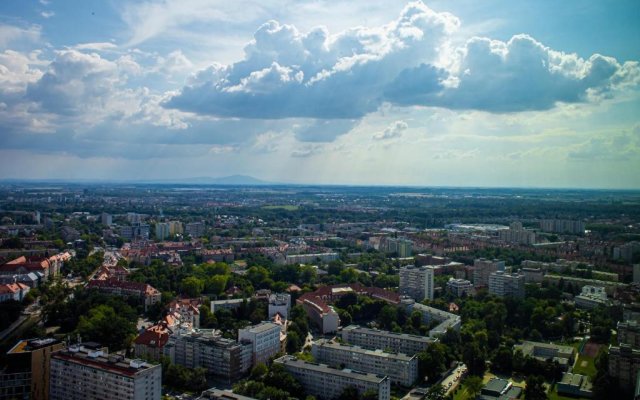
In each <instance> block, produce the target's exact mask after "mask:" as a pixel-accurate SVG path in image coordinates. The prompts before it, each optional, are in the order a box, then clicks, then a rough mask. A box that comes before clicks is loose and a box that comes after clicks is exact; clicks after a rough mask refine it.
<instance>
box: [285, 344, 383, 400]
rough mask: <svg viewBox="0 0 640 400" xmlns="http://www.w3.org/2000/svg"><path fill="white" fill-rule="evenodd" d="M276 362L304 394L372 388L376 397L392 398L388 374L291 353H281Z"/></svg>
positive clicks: (330, 396)
mask: <svg viewBox="0 0 640 400" xmlns="http://www.w3.org/2000/svg"><path fill="white" fill-rule="evenodd" d="M274 362H275V363H278V364H282V365H283V366H284V368H285V369H286V370H287V372H289V373H290V374H291V375H292V376H293V377H294V378H295V379H296V380H297V381H298V382H300V383H301V384H302V386H303V387H304V390H305V392H306V393H307V394H309V395H312V396H316V397H319V398H322V399H335V398H337V397H339V396H340V395H341V394H342V392H343V391H344V389H346V388H348V387H354V388H356V390H357V391H358V393H359V394H360V395H362V394H363V393H365V392H366V391H369V390H373V391H376V392H377V393H378V400H390V399H391V380H390V379H389V377H388V376H384V375H375V374H368V373H364V372H360V371H355V370H350V369H342V370H340V369H336V368H331V367H329V366H327V365H324V364H316V363H311V362H307V361H302V360H298V359H297V358H295V357H293V356H289V355H286V356H282V357H280V358H278V359H276V360H274Z"/></svg>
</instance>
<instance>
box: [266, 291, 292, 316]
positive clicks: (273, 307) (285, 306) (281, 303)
mask: <svg viewBox="0 0 640 400" xmlns="http://www.w3.org/2000/svg"><path fill="white" fill-rule="evenodd" d="M290 310H291V295H290V294H288V293H273V294H271V295H269V319H271V318H273V316H274V315H276V314H277V313H280V315H282V316H283V317H284V318H285V319H289V311H290Z"/></svg>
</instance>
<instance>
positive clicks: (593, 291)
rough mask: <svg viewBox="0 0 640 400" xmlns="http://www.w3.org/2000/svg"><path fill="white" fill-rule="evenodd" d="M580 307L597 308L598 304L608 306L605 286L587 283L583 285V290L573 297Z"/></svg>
mask: <svg viewBox="0 0 640 400" xmlns="http://www.w3.org/2000/svg"><path fill="white" fill-rule="evenodd" d="M573 300H574V301H575V303H576V307H578V308H586V309H591V308H596V307H598V306H608V305H609V304H610V302H609V299H608V298H607V292H606V291H605V288H604V287H600V286H591V285H586V286H583V287H582V292H580V294H579V295H577V296H576V297H575V298H574V299H573Z"/></svg>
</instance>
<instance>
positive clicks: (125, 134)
mask: <svg viewBox="0 0 640 400" xmlns="http://www.w3.org/2000/svg"><path fill="white" fill-rule="evenodd" d="M638 21H640V2H638V1H637V0H617V1H615V2H612V1H609V0H591V1H583V0H563V1H557V0H554V1H551V0H539V1H535V2H534V1H503V0H483V1H477V0H436V1H431V2H427V1H425V2H422V1H410V2H406V1H396V0H385V1H382V0H367V1H361V0H296V1H292V0H281V1H272V0H262V1H253V0H234V1H217V0H162V1H155V0H153V1H122V0H85V1H62V0H39V1H37V0H4V1H2V2H0V179H7V178H11V179H70V180H75V179H82V180H91V179H95V180H118V181H122V180H152V179H172V180H179V179H181V178H190V177H223V176H229V175H236V174H239V175H250V176H253V177H256V178H259V179H262V180H265V181H269V182H280V183H310V184H347V185H351V184H357V185H417V186H482V187H484V186H486V187H549V188H553V187H576V188H622V189H640V87H639V85H640V65H639V63H638V62H639V60H640V23H638Z"/></svg>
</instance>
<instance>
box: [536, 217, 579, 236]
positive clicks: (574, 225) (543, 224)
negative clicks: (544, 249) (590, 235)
mask: <svg viewBox="0 0 640 400" xmlns="http://www.w3.org/2000/svg"><path fill="white" fill-rule="evenodd" d="M540 229H541V230H543V231H545V232H556V233H572V234H574V235H583V234H584V230H585V223H584V221H572V220H566V219H543V220H542V221H540Z"/></svg>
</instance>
